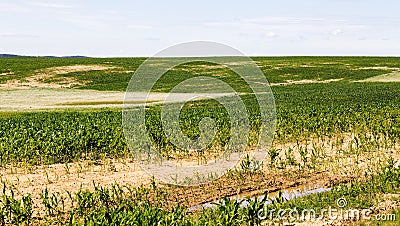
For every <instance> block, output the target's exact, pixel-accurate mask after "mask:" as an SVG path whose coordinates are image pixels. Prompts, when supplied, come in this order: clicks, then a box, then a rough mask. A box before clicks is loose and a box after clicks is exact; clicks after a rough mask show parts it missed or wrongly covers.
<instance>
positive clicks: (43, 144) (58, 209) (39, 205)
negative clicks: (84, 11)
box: [0, 57, 400, 225]
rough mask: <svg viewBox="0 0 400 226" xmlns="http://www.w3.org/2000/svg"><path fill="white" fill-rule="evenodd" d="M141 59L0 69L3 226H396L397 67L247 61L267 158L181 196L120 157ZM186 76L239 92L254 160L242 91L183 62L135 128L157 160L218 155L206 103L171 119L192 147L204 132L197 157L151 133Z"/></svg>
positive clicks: (211, 108) (253, 119) (254, 130)
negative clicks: (262, 88)
mask: <svg viewBox="0 0 400 226" xmlns="http://www.w3.org/2000/svg"><path fill="white" fill-rule="evenodd" d="M144 60H145V58H79V59H74V58H44V57H12V58H0V98H1V99H0V126H1V130H0V178H1V182H2V183H1V184H2V185H1V186H0V189H1V192H2V193H1V199H0V224H1V225H18V224H20V225H43V224H44V225H65V224H69V225H125V224H126V225H284V224H286V225H288V224H289V225H323V224H328V225H329V224H331V225H399V223H400V166H399V165H400V59H399V58H395V57H253V60H254V61H255V62H256V64H257V66H258V67H259V68H260V69H261V70H262V72H263V73H264V74H265V76H266V78H267V80H268V82H269V85H270V87H271V89H272V92H273V95H274V98H275V105H276V118H277V119H276V123H277V124H276V130H275V131H274V140H273V143H272V146H271V147H270V149H269V151H268V156H267V158H266V159H265V160H264V161H263V162H262V163H261V162H255V160H254V159H252V158H244V159H243V160H242V161H241V162H240V164H238V165H237V167H236V168H234V169H232V170H229V171H228V172H226V174H225V175H224V176H222V177H220V178H218V179H217V180H215V181H212V182H209V183H205V184H201V185H192V186H177V185H169V184H165V183H162V182H159V181H157V180H156V179H155V178H153V177H152V176H151V175H148V174H147V173H146V172H144V171H143V170H142V169H141V168H140V167H139V166H138V165H137V164H136V163H135V160H134V156H133V154H132V152H131V151H130V150H129V149H128V146H127V143H126V140H125V136H124V130H123V126H122V104H123V103H124V94H125V90H126V88H127V86H128V83H129V81H130V79H131V76H132V75H133V73H134V72H135V71H136V70H137V68H138V67H139V66H140V64H141V63H143V62H144ZM231 63H232V65H234V64H235V63H237V62H231ZM158 66H160V65H154V67H158ZM197 76H209V77H213V78H218V79H220V80H222V81H224V82H226V83H228V84H230V86H231V87H232V88H233V89H234V90H235V91H237V92H238V93H240V98H241V100H242V101H243V103H244V104H245V106H246V110H247V112H248V116H249V122H250V135H249V140H248V143H247V146H246V148H247V149H249V150H251V149H252V148H254V146H255V145H256V144H257V143H258V142H259V141H258V132H259V127H260V121H261V119H260V112H259V111H260V110H259V108H258V107H257V101H256V99H255V96H254V94H252V93H251V89H250V88H249V87H248V85H247V84H246V82H245V81H244V80H243V79H242V78H241V77H240V76H238V75H236V74H235V73H234V72H232V71H231V70H228V69H227V68H225V67H221V66H219V65H214V64H211V63H207V62H195V63H188V64H183V65H180V66H178V67H176V68H172V69H170V70H169V71H168V72H167V73H166V74H164V75H163V76H162V77H161V79H160V80H158V81H157V83H156V84H155V85H154V86H153V88H152V92H154V96H152V98H151V103H150V104H149V105H148V107H146V126H147V128H148V134H149V136H150V137H151V139H152V141H153V142H154V143H155V144H156V146H157V148H158V149H159V150H160V152H161V154H162V155H163V157H165V158H168V159H179V158H189V159H195V160H198V161H199V162H201V161H202V160H204V159H206V158H210V156H213V155H215V154H218V153H220V152H221V150H222V149H223V148H224V147H225V146H226V145H227V143H228V142H229V139H230V135H229V129H230V122H229V118H228V116H227V112H226V110H225V109H224V107H223V106H222V105H221V104H219V103H218V102H216V101H214V100H210V99H202V100H193V101H190V102H188V103H186V104H185V105H184V107H183V108H182V111H181V115H180V125H181V127H182V131H183V133H184V134H185V135H186V136H187V137H189V138H191V139H196V137H198V136H199V135H200V130H201V129H200V128H199V126H198V124H199V122H200V120H201V119H202V118H204V117H210V118H213V119H214V120H215V122H216V125H217V128H218V131H217V132H216V135H215V138H214V139H213V140H212V142H211V143H210V144H209V145H208V146H207V148H206V150H204V152H202V153H190V152H185V151H183V150H180V149H179V148H176V147H175V146H174V145H173V144H171V142H170V141H169V140H168V137H167V136H166V134H165V133H164V132H163V129H162V123H161V120H160V118H161V110H162V109H161V105H160V104H161V103H162V102H163V99H164V97H165V95H166V94H167V93H169V92H170V91H171V90H172V89H173V88H174V87H175V86H176V85H178V84H179V83H180V82H182V81H184V80H186V79H189V78H194V77H197ZM186 95H188V94H185V93H181V94H178V95H176V96H175V100H176V101H180V100H181V99H180V98H182V99H184V98H183V97H185V96H186ZM215 95H216V96H217V94H215ZM138 99H141V98H138ZM131 104H134V105H135V106H142V105H143V104H144V103H143V102H141V101H140V100H138V101H133V102H132V103H131ZM253 165H257V166H258V167H255V168H254V167H251V166H253ZM313 191H319V192H313ZM305 193H307V195H305ZM290 194H292V196H293V194H294V196H295V197H292V196H290ZM339 200H340V201H341V202H339ZM343 203H344V205H343ZM265 207H267V208H268V209H269V210H271V209H275V210H278V209H279V210H286V211H287V212H289V210H296V211H298V212H302V211H305V210H307V211H308V210H310V209H313V210H315V211H316V212H321V210H323V209H325V208H328V207H332V208H337V209H338V210H339V212H340V211H342V212H343V211H346V210H354V209H356V210H360V211H364V212H368V213H369V216H370V217H371V219H357V220H354V219H330V218H329V216H328V213H326V212H325V213H323V212H322V215H323V217H321V218H320V219H302V220H299V219H291V218H290V217H288V218H286V219H280V218H279V219H278V217H277V216H276V215H273V214H264V215H262V211H263V210H264V209H263V208H265ZM269 213H270V212H269ZM260 214H261V215H260ZM379 217H380V218H379ZM383 217H385V218H383Z"/></svg>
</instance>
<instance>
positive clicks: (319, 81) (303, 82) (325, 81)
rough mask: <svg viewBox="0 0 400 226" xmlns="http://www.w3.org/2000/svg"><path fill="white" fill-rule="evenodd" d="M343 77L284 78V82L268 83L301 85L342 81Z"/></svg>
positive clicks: (274, 84)
mask: <svg viewBox="0 0 400 226" xmlns="http://www.w3.org/2000/svg"><path fill="white" fill-rule="evenodd" d="M342 80H343V78H337V79H327V80H311V79H303V80H286V82H282V83H270V84H269V85H270V86H287V85H301V84H315V83H331V82H338V81H342Z"/></svg>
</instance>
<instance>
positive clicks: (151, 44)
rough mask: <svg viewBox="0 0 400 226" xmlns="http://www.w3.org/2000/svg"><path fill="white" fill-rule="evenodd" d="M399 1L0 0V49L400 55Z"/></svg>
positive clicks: (18, 51)
mask: <svg viewBox="0 0 400 226" xmlns="http://www.w3.org/2000/svg"><path fill="white" fill-rule="evenodd" d="M399 9H400V1H397V0H393V1H389V0H388V1H385V0H383V1H377V0H375V1H371V0H329V1H327V0H303V1H300V0H280V1H279V0H275V1H268V0H264V1H263V0H246V1H245V0H241V1H235V0H230V1H225V0H213V1H211V0H201V1H178V0H168V1H166V0H164V1H163V0H114V1H102V0H97V1H95V0H86V1H78V0H43V1H42V0H0V53H9V54H21V55H33V56H44V55H56V56H63V55H86V56H93V57H111V56H144V57H148V56H153V55H154V54H156V53H157V52H159V51H161V50H163V49H165V48H167V47H169V46H172V45H175V44H179V43H183V42H189V41H214V42H219V43H222V44H226V45H229V46H232V47H233V48H236V49H238V50H239V51H241V52H243V53H244V54H246V55H249V56H288V55H301V56H303V55H304V56H306V55H371V56H375V55H379V56H400V28H399V25H400V13H399Z"/></svg>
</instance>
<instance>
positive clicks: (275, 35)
mask: <svg viewBox="0 0 400 226" xmlns="http://www.w3.org/2000/svg"><path fill="white" fill-rule="evenodd" d="M265 37H267V38H276V37H278V34H277V33H275V32H272V31H270V32H268V33H267V34H265Z"/></svg>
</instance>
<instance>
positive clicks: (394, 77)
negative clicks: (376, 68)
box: [357, 72, 400, 82]
mask: <svg viewBox="0 0 400 226" xmlns="http://www.w3.org/2000/svg"><path fill="white" fill-rule="evenodd" d="M357 82H400V72H392V73H389V74H384V75H378V76H375V77H371V78H367V79H364V80H360V81H357Z"/></svg>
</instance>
